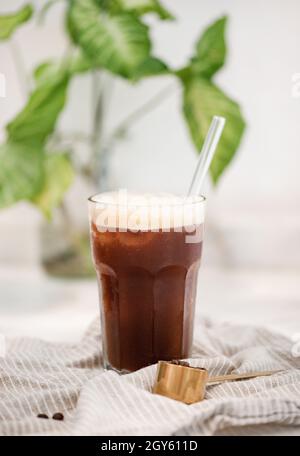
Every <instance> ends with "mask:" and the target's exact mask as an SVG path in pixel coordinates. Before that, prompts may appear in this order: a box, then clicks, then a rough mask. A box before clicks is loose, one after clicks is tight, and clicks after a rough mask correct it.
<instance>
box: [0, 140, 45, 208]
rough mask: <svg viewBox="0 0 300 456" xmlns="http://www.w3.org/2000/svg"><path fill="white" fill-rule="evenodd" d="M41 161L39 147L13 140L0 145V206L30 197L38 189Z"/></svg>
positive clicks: (41, 173)
mask: <svg viewBox="0 0 300 456" xmlns="http://www.w3.org/2000/svg"><path fill="white" fill-rule="evenodd" d="M42 162H43V153H42V151H41V149H39V148H36V147H27V146H25V145H24V144H18V143H13V142H8V143H5V144H2V145H1V146H0V163H1V166H0V208H3V207H7V206H10V205H11V204H13V203H15V202H17V201H20V200H26V199H31V198H32V197H33V196H34V195H35V194H36V193H37V192H38V191H39V190H40V188H41V185H42V182H43V166H42Z"/></svg>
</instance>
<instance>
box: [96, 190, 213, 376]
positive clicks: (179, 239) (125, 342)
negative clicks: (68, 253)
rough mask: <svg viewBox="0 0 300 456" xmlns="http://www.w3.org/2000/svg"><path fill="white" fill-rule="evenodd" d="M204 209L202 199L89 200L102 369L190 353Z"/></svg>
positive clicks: (105, 196) (106, 196) (111, 196)
mask: <svg viewBox="0 0 300 456" xmlns="http://www.w3.org/2000/svg"><path fill="white" fill-rule="evenodd" d="M120 195H121V196H120ZM204 205H205V198H204V197H202V196H199V197H189V198H184V197H182V198H181V197H176V196H170V195H168V196H165V195H127V194H126V195H124V193H123V194H121V193H120V192H115V193H102V194H98V195H95V196H92V197H91V198H89V216H90V231H91V248H92V256H93V261H94V264H95V268H96V273H97V279H98V287H99V301H100V314H101V324H102V343H103V358H104V365H105V368H110V369H114V370H116V371H117V372H119V373H126V372H130V371H134V370H137V369H140V368H142V367H144V366H147V365H149V364H153V363H156V362H157V361H159V360H171V359H182V358H187V357H189V356H190V355H191V347H192V340H193V325H194V310H195V300H196V290H197V278H198V270H199V265H200V259H201V252H202V240H203V221H204Z"/></svg>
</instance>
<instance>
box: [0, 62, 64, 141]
mask: <svg viewBox="0 0 300 456" xmlns="http://www.w3.org/2000/svg"><path fill="white" fill-rule="evenodd" d="M40 71H41V70H40ZM68 82H69V77H68V75H67V74H64V73H62V74H60V76H59V77H55V78H52V79H51V78H48V79H47V80H45V83H44V84H40V85H38V86H37V87H36V89H35V90H34V91H33V92H32V93H31V95H30V97H29V99H28V102H27V104H26V105H25V107H24V108H23V110H22V111H21V112H20V113H19V114H18V115H17V116H16V117H15V118H14V120H12V121H11V122H10V123H9V124H8V125H7V132H8V136H9V139H10V140H11V141H14V142H20V143H22V144H36V145H43V144H44V142H45V141H46V139H47V138H48V136H49V135H50V134H51V133H52V132H53V130H54V127H55V124H56V121H57V118H58V115H59V113H60V112H61V110H62V109H63V107H64V104H65V101H66V93H67V86H68Z"/></svg>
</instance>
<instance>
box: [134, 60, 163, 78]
mask: <svg viewBox="0 0 300 456" xmlns="http://www.w3.org/2000/svg"><path fill="white" fill-rule="evenodd" d="M168 73H170V70H169V68H168V66H167V65H166V64H165V63H164V62H163V61H162V60H160V59H157V58H156V57H148V58H147V59H146V60H144V61H143V62H142V63H141V65H139V66H138V68H137V69H136V70H135V73H134V78H133V79H134V80H139V79H141V78H145V77H150V76H159V75H162V74H168Z"/></svg>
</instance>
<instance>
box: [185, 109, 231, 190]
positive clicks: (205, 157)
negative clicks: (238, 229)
mask: <svg viewBox="0 0 300 456" xmlns="http://www.w3.org/2000/svg"><path fill="white" fill-rule="evenodd" d="M225 122H226V120H225V119H224V117H219V116H214V117H213V120H212V122H211V124H210V127H209V130H208V133H207V135H206V138H205V140H204V144H203V147H202V149H201V153H200V157H199V160H198V163H197V166H196V169H195V172H194V175H193V179H192V182H191V185H190V188H189V191H188V196H197V195H199V194H200V191H201V187H202V184H203V181H204V178H205V176H206V173H207V171H208V168H209V166H210V164H211V161H212V158H213V156H214V153H215V150H216V148H217V145H218V142H219V140H220V137H221V134H222V131H223V128H224V125H225Z"/></svg>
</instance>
